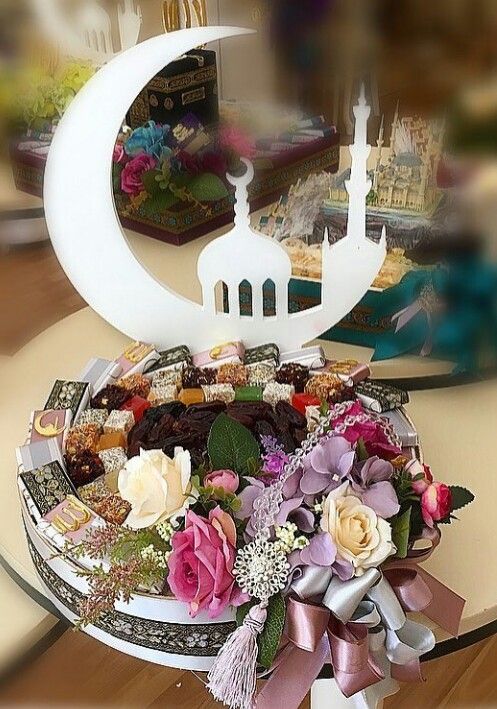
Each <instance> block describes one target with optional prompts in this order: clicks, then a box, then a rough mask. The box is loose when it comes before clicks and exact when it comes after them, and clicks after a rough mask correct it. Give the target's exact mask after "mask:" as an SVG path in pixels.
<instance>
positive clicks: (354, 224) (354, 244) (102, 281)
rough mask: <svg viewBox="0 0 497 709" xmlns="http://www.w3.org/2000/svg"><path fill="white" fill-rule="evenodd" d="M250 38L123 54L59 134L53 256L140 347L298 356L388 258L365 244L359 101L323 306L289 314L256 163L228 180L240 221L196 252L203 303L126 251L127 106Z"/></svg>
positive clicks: (179, 36)
mask: <svg viewBox="0 0 497 709" xmlns="http://www.w3.org/2000/svg"><path fill="white" fill-rule="evenodd" d="M250 33H251V31H250V30H245V29H241V28H235V27H196V28H192V29H186V30H179V31H178V32H172V33H170V34H167V35H160V36H158V37H154V38H153V39H150V40H148V41H146V42H143V43H142V44H139V45H137V46H136V47H132V48H131V49H128V50H127V51H125V52H123V53H122V54H120V55H119V56H117V57H116V58H115V59H113V60H112V61H110V62H109V63H108V64H107V65H106V66H104V67H103V68H102V69H100V70H99V71H98V72H97V73H96V74H95V76H94V77H93V78H92V79H90V81H89V82H88V83H87V84H86V86H85V87H84V88H83V89H82V91H81V92H80V93H79V94H78V95H77V96H76V98H75V99H74V101H73V102H72V104H71V105H70V106H69V108H68V110H67V111H66V113H65V115H64V117H63V118H62V120H61V121H60V124H59V126H58V128H57V131H56V133H55V136H54V140H53V143H52V147H51V150H50V153H49V156H48V161H47V167H46V172H45V187H44V201H45V215H46V220H47V225H48V229H49V232H50V236H51V239H52V243H53V245H54V249H55V252H56V254H57V257H58V259H59V261H60V263H61V265H62V267H63V269H64V271H65V272H66V274H67V276H68V278H69V279H70V280H71V281H72V283H73V284H74V286H75V288H76V289H77V290H78V292H79V293H80V294H81V296H82V297H83V298H84V299H85V300H86V302H87V303H88V304H89V305H90V306H91V307H92V308H93V310H95V311H96V312H97V313H98V314H99V315H100V316H101V317H103V318H104V319H105V320H107V322H109V323H110V324H111V325H113V326H114V327H116V328H117V329H118V330H120V331H121V332H123V333H125V334H126V335H128V336H129V337H131V338H133V339H135V340H140V341H142V342H148V343H153V344H154V345H156V346H157V347H160V348H165V347H168V346H172V345H174V344H177V343H178V342H181V343H182V344H187V345H188V346H189V347H191V348H192V349H194V350H197V351H198V350H201V349H205V347H208V346H209V344H210V345H212V344H215V343H220V342H225V341H228V340H230V341H231V340H242V341H243V342H245V344H246V345H248V346H252V345H255V344H260V343H261V342H276V343H277V344H278V345H279V346H280V348H282V349H284V350H294V349H297V348H299V347H301V346H302V345H304V344H305V343H306V342H309V341H310V340H312V339H313V338H315V337H318V336H319V335H321V334H322V333H323V332H325V331H326V330H327V329H329V328H330V327H332V326H333V325H335V324H336V323H338V322H339V321H340V320H341V319H342V318H343V317H344V316H345V315H346V314H347V313H348V312H350V310H351V309H352V308H353V307H354V305H356V303H358V302H359V301H360V300H361V298H362V297H363V295H364V294H365V293H366V291H367V290H368V288H369V287H370V285H371V283H372V282H373V280H374V278H375V276H376V274H377V273H378V271H379V269H380V268H381V265H382V263H383V261H384V259H385V255H386V240H385V234H384V233H383V236H382V238H381V240H380V243H379V244H376V243H374V242H372V241H371V240H369V239H368V238H367V237H366V195H367V193H368V192H369V189H370V186H371V185H370V183H369V182H368V180H367V169H366V166H367V157H368V155H369V151H370V147H369V145H367V132H366V129H367V120H368V117H369V114H370V108H369V106H367V105H366V101H365V99H364V96H361V97H360V99H359V104H358V105H357V106H356V107H355V108H354V113H355V116H356V133H355V142H354V145H352V146H351V153H352V168H351V177H350V180H349V181H348V182H347V190H348V192H349V196H350V199H349V219H348V227H347V235H346V236H345V237H344V238H342V239H340V241H339V242H338V243H336V244H334V245H331V246H330V245H329V243H328V238H325V239H324V241H323V245H322V250H321V253H322V289H321V290H322V297H321V304H320V305H318V306H316V307H314V308H310V309H309V310H306V311H301V312H298V313H289V312H288V284H289V281H290V278H291V264H290V259H289V257H288V255H287V254H286V252H285V251H284V249H283V248H282V247H281V246H280V245H279V244H277V243H276V242H275V241H274V240H273V239H270V238H269V237H266V236H262V235H261V234H258V233H256V232H254V231H253V230H252V229H251V228H250V222H249V206H248V201H247V191H246V187H247V182H248V180H249V179H250V176H251V174H253V172H251V169H252V168H251V166H250V167H249V172H248V173H247V174H246V175H245V176H244V177H242V178H228V179H230V181H231V182H232V184H234V185H235V186H236V190H237V204H236V215H237V216H236V219H235V226H234V227H233V229H232V230H231V232H229V233H228V234H226V235H224V236H222V237H219V238H218V239H216V240H215V241H212V242H210V243H209V244H208V245H207V246H206V247H205V248H204V251H203V252H202V254H201V256H200V259H199V263H198V274H199V278H200V281H201V283H202V287H203V295H204V299H203V305H199V304H198V303H194V302H192V301H190V300H188V299H186V298H184V297H182V296H180V295H179V294H177V293H175V292H174V291H173V290H171V289H170V288H168V287H167V286H166V285H165V284H162V283H160V282H159V281H158V280H156V279H155V278H154V276H153V275H152V274H151V273H149V271H148V270H147V269H146V268H145V267H144V266H143V265H142V264H140V262H139V261H138V260H137V259H136V257H135V255H134V254H133V252H132V250H131V248H130V246H129V244H128V242H127V240H126V237H125V235H124V233H123V230H122V228H121V225H120V223H119V218H118V215H117V213H116V209H115V205H114V196H113V188H112V155H113V151H114V146H115V142H116V137H117V135H118V133H119V129H120V127H121V125H122V121H123V117H124V116H125V114H126V111H127V110H128V108H129V106H130V105H131V104H132V102H133V101H134V99H135V97H136V96H137V95H138V94H139V93H140V91H141V90H142V89H143V87H144V86H145V85H146V84H147V83H148V82H149V81H150V80H151V79H152V78H153V77H154V76H155V75H156V74H157V73H158V72H159V71H160V70H161V69H162V68H163V67H164V66H165V65H167V64H168V63H169V62H171V61H173V60H174V59H176V58H177V57H179V56H181V55H182V54H184V53H185V52H187V51H189V50H191V49H194V48H195V47H198V46H200V45H204V44H208V43H209V42H214V41H217V40H220V39H223V38H227V37H234V36H237V35H243V34H250ZM164 258H167V250H166V249H164ZM249 272H250V276H251V277H250V278H248V274H249ZM214 276H216V278H214ZM187 277H188V274H187ZM219 277H222V280H224V281H225V282H226V283H227V285H228V290H229V304H230V307H229V313H217V312H215V308H214V307H213V300H212V291H213V287H214V285H213V284H214V282H216V283H217V282H218V280H219ZM245 278H248V280H249V282H250V283H251V284H252V286H253V289H254V291H255V295H254V299H253V302H252V304H253V315H252V316H251V317H241V315H240V312H239V310H240V305H239V303H238V300H237V294H238V286H239V284H240V283H241V282H242V281H243V280H244V279H245ZM267 278H272V279H273V281H274V283H275V286H276V315H275V316H270V317H266V316H264V312H263V310H264V309H263V284H264V282H265V281H266V279H267ZM235 293H236V297H235Z"/></svg>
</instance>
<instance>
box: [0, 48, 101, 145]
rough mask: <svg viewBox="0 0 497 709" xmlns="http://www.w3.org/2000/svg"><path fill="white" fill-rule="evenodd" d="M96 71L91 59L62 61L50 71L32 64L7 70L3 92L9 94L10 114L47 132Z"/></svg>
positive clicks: (31, 126)
mask: <svg viewBox="0 0 497 709" xmlns="http://www.w3.org/2000/svg"><path fill="white" fill-rule="evenodd" d="M94 73H95V67H94V66H93V65H92V64H91V63H90V62H83V61H76V60H71V61H67V62H60V63H58V64H57V66H56V67H55V69H52V70H50V71H48V70H47V69H46V68H45V67H43V66H30V67H21V68H20V69H15V70H12V71H10V72H6V73H5V74H4V76H3V85H2V88H1V90H0V93H3V94H4V95H5V97H6V98H5V101H6V104H7V105H6V111H7V114H8V115H9V117H10V119H11V120H12V121H13V122H14V123H15V124H17V125H19V124H20V125H21V126H23V127H24V128H25V129H31V130H36V129H38V128H43V132H45V133H46V132H47V125H49V124H52V123H54V122H57V121H58V120H59V119H60V118H61V117H62V116H63V114H64V113H65V111H66V109H67V107H68V106H69V104H70V103H71V101H72V100H73V99H74V97H75V96H76V94H77V93H78V92H79V91H80V90H81V89H82V88H83V86H84V85H85V84H86V83H87V82H88V81H89V80H90V79H91V77H92V76H93V75H94Z"/></svg>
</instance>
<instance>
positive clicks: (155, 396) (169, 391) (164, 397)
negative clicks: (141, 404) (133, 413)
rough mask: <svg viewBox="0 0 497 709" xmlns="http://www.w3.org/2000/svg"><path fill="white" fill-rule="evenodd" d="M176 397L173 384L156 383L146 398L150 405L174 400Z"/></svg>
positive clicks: (176, 391) (175, 389) (176, 392)
mask: <svg viewBox="0 0 497 709" xmlns="http://www.w3.org/2000/svg"><path fill="white" fill-rule="evenodd" d="M177 398H178V389H177V387H176V385H175V384H158V385H155V384H154V386H153V387H152V389H151V391H150V394H149V397H148V400H149V402H150V403H151V404H152V406H161V404H168V403H169V402H170V401H176V399H177Z"/></svg>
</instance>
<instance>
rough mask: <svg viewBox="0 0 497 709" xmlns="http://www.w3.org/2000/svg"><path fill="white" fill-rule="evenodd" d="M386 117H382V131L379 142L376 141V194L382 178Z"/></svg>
mask: <svg viewBox="0 0 497 709" xmlns="http://www.w3.org/2000/svg"><path fill="white" fill-rule="evenodd" d="M384 123H385V116H382V117H381V124H380V131H379V133H378V140H377V141H376V145H377V146H378V155H377V158H376V167H375V169H374V178H373V189H374V191H375V192H377V191H378V178H379V176H380V167H381V153H382V151H383V145H384V141H383V138H384V135H385V126H384Z"/></svg>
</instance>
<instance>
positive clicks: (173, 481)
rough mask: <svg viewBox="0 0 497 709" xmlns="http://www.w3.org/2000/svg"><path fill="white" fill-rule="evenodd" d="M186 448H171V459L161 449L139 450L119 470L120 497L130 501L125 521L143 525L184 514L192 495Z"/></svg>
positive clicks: (139, 525) (142, 526)
mask: <svg viewBox="0 0 497 709" xmlns="http://www.w3.org/2000/svg"><path fill="white" fill-rule="evenodd" d="M191 472H192V466H191V460H190V453H189V451H186V450H183V448H175V450H174V460H172V459H171V458H169V457H168V456H167V455H166V454H165V453H164V452H163V451H161V450H152V451H144V450H141V451H140V455H139V456H136V457H135V458H131V459H130V460H128V462H127V463H126V465H125V467H124V468H123V470H121V472H120V473H119V480H118V487H119V493H120V495H121V497H122V498H123V499H124V500H126V501H127V502H129V503H130V505H131V512H130V513H129V515H128V517H127V519H126V525H127V526H128V527H131V528H132V529H145V528H146V527H151V526H153V525H154V524H158V523H159V522H163V521H164V520H166V519H170V520H172V521H174V520H175V519H176V518H178V517H180V516H182V515H184V514H185V513H186V510H187V509H188V507H189V505H190V501H191V497H192V485H191Z"/></svg>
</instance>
